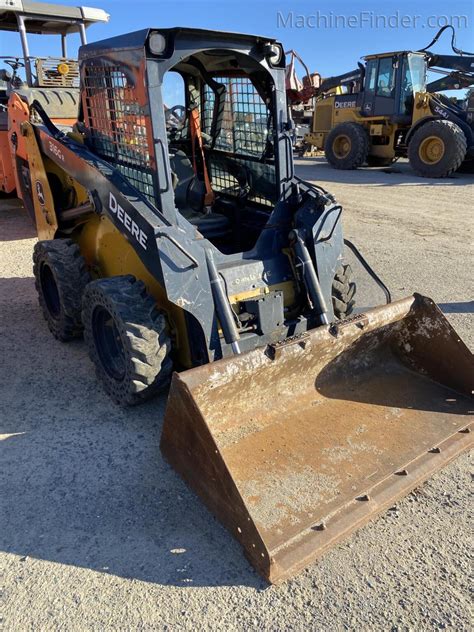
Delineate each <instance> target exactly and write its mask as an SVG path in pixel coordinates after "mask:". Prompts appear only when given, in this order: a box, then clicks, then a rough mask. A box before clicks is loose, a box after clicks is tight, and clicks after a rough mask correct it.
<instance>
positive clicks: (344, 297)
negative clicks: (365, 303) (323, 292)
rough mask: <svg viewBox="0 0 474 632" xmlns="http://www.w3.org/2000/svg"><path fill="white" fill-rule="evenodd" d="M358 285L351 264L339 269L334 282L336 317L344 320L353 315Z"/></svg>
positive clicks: (333, 296)
mask: <svg viewBox="0 0 474 632" xmlns="http://www.w3.org/2000/svg"><path fill="white" fill-rule="evenodd" d="M355 293H356V284H355V282H354V279H353V275H352V268H351V266H350V265H349V264H346V265H341V266H339V267H338V268H337V270H336V274H335V276H334V281H333V282H332V306H333V310H334V316H335V317H336V318H338V319H339V320H343V319H344V318H347V317H348V316H350V315H351V313H352V311H353V310H354V305H355V298H354V297H355Z"/></svg>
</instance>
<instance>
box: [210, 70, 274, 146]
mask: <svg viewBox="0 0 474 632" xmlns="http://www.w3.org/2000/svg"><path fill="white" fill-rule="evenodd" d="M216 81H218V82H219V83H221V84H224V85H225V87H226V98H225V106H224V115H223V118H222V128H221V131H220V133H219V135H218V137H217V140H216V144H215V147H216V149H221V150H223V151H229V152H232V153H235V154H242V155H247V156H255V157H258V158H260V157H261V155H262V154H263V152H264V151H265V148H266V144H267V134H268V131H267V130H268V110H267V106H266V105H265V103H264V101H263V100H262V98H261V96H260V95H259V94H258V92H257V90H256V89H255V86H254V85H253V83H252V82H251V80H250V79H249V78H248V77H216ZM214 102H215V95H214V92H213V91H212V90H211V88H210V87H209V86H207V85H206V86H205V89H204V122H203V127H204V131H206V132H208V133H209V132H210V129H211V123H212V114H213V108H214Z"/></svg>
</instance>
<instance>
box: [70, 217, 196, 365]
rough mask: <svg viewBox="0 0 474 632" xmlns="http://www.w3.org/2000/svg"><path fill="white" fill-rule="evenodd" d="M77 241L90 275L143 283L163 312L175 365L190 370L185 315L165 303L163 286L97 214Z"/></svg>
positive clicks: (115, 230)
mask: <svg viewBox="0 0 474 632" xmlns="http://www.w3.org/2000/svg"><path fill="white" fill-rule="evenodd" d="M76 240H77V242H78V244H79V247H80V249H81V252H82V254H83V256H84V258H85V259H86V262H87V264H88V265H89V266H90V269H91V271H92V274H93V276H96V277H111V276H119V275H122V274H133V276H134V277H136V278H137V279H140V280H141V281H143V283H144V284H145V286H146V289H147V292H148V293H149V294H150V295H151V296H153V298H154V299H155V300H156V304H157V306H158V307H159V309H161V310H163V311H164V312H166V315H167V319H168V323H169V326H170V335H171V339H172V341H173V348H174V349H175V350H176V361H177V363H178V364H179V365H180V366H182V367H184V368H190V367H191V366H192V361H191V353H190V349H189V342H188V338H187V331H186V323H185V315H184V312H183V310H182V309H181V308H179V307H178V306H177V305H174V304H173V303H170V302H169V301H168V299H167V297H166V294H165V291H164V289H163V287H162V286H161V285H160V284H159V283H158V281H157V280H156V279H155V278H154V277H153V276H152V275H151V274H150V272H149V271H148V270H147V269H146V267H145V266H144V265H143V263H142V262H141V260H140V259H139V257H138V255H137V254H136V252H135V250H134V249H133V248H132V246H131V245H130V244H129V242H128V241H127V240H126V239H125V237H124V236H123V234H122V233H121V232H120V231H119V230H117V228H115V226H114V225H113V224H112V222H111V221H110V220H109V219H108V218H107V217H105V216H102V217H99V216H97V215H96V216H94V217H92V218H89V219H88V220H87V222H85V223H84V224H83V225H82V226H81V227H80V232H79V233H78V235H77V238H76Z"/></svg>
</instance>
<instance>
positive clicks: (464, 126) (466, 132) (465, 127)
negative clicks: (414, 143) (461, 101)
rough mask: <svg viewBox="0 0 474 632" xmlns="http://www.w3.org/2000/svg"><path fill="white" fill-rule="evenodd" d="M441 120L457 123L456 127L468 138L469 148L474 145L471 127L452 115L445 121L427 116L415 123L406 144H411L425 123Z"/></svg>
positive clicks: (437, 117)
mask: <svg viewBox="0 0 474 632" xmlns="http://www.w3.org/2000/svg"><path fill="white" fill-rule="evenodd" d="M440 120H446V121H452V122H453V123H456V125H459V127H460V128H461V129H462V131H463V132H464V136H465V137H466V141H467V146H468V148H469V147H471V146H472V145H473V144H474V137H473V133H472V129H471V128H470V127H469V125H468V124H467V123H466V122H465V121H462V120H461V119H460V118H459V117H457V116H455V115H454V114H451V113H450V114H449V116H448V117H446V118H445V119H443V118H441V117H439V116H426V117H425V118H422V119H420V120H419V121H418V122H417V123H415V125H413V127H411V128H410V129H409V131H408V134H407V135H406V139H405V144H406V145H408V143H409V142H410V140H411V137H412V136H413V134H414V133H415V132H416V131H417V130H418V129H419V128H420V127H421V126H422V125H424V124H425V123H428V122H429V121H440Z"/></svg>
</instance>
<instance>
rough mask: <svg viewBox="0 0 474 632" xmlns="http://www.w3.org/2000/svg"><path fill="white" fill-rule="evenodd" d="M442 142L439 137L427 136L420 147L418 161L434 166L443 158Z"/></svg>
mask: <svg viewBox="0 0 474 632" xmlns="http://www.w3.org/2000/svg"><path fill="white" fill-rule="evenodd" d="M444 150H445V148H444V142H443V141H442V139H441V138H439V136H428V137H427V138H425V139H424V140H423V141H422V142H421V145H420V149H419V152H418V153H419V155H420V159H421V160H422V161H423V162H424V163H425V164H427V165H434V164H436V163H437V162H439V161H440V160H441V158H442V157H443V156H444Z"/></svg>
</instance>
